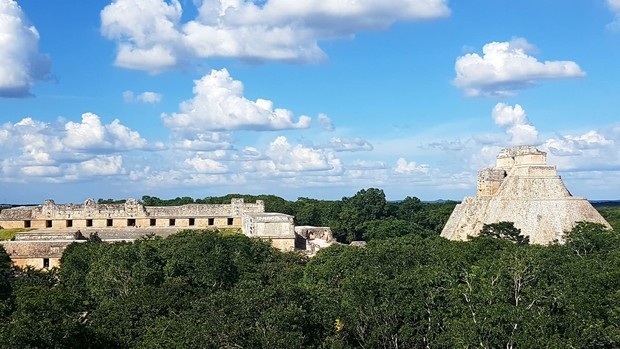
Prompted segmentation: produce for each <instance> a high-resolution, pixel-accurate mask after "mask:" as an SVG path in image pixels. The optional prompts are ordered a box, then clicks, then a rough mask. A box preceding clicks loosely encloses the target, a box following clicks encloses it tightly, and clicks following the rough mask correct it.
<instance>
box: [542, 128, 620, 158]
mask: <svg viewBox="0 0 620 349" xmlns="http://www.w3.org/2000/svg"><path fill="white" fill-rule="evenodd" d="M614 144H615V142H614V141H613V140H610V139H607V138H605V136H603V135H601V134H600V133H598V132H597V131H594V130H591V131H588V132H586V133H584V134H582V135H578V136H572V135H565V136H562V137H560V138H549V139H547V140H546V141H545V143H544V145H543V146H544V147H545V148H546V149H548V150H549V151H551V152H552V153H553V154H555V155H559V156H565V155H581V154H583V152H584V151H585V150H588V149H600V148H608V147H612V146H613V145H614Z"/></svg>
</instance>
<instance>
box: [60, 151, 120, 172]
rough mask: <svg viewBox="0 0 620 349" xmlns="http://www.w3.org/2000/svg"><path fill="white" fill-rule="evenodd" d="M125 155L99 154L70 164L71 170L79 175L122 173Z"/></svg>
mask: <svg viewBox="0 0 620 349" xmlns="http://www.w3.org/2000/svg"><path fill="white" fill-rule="evenodd" d="M122 169H123V157H122V156H120V155H97V156H95V157H94V158H92V159H89V160H86V161H83V162H81V163H79V164H77V165H72V166H70V170H69V172H75V173H76V174H77V175H79V176H86V177H89V176H111V175H115V174H120V173H122Z"/></svg>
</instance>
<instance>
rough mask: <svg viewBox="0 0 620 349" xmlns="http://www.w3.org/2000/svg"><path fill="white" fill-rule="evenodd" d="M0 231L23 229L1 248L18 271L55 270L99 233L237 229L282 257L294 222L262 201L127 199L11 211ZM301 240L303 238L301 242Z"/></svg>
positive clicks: (1, 218)
mask: <svg viewBox="0 0 620 349" xmlns="http://www.w3.org/2000/svg"><path fill="white" fill-rule="evenodd" d="M0 228H5V229H8V228H26V229H34V230H32V231H28V232H24V233H18V234H17V236H16V239H15V240H14V241H3V242H0V243H1V244H2V245H3V246H4V247H5V249H6V250H7V252H8V253H9V255H10V256H11V259H12V260H13V262H14V263H15V264H16V265H19V266H26V265H30V266H33V267H36V268H48V267H54V266H57V265H58V263H59V260H60V257H61V256H62V252H63V251H64V249H65V248H66V246H68V245H69V244H70V243H72V242H81V241H84V240H85V238H84V236H89V235H90V234H92V233H95V232H96V233H97V234H98V235H99V237H100V238H101V239H102V240H104V241H120V240H122V241H131V240H134V239H137V238H139V237H141V236H144V235H147V234H156V235H160V236H167V235H170V234H174V233H175V232H177V231H179V230H184V229H236V230H239V231H241V232H242V233H243V234H245V235H247V236H249V237H254V238H259V239H262V240H268V241H270V242H271V243H272V245H273V246H274V247H275V248H278V249H280V250H284V251H290V250H293V249H295V244H296V241H297V240H299V239H300V237H299V236H297V235H296V234H295V226H294V221H293V216H290V215H286V214H282V213H272V212H265V205H264V203H263V201H261V200H257V201H256V203H254V204H252V203H245V202H244V200H243V199H232V200H231V203H230V204H221V205H207V204H189V205H182V206H162V207H153V206H143V205H141V204H140V203H138V202H137V201H136V200H133V199H129V200H127V202H125V203H124V204H97V203H95V201H94V200H92V199H88V200H86V202H84V204H82V205H77V204H63V205H58V204H56V203H54V201H52V200H46V201H45V202H44V203H43V205H39V206H31V207H15V208H11V209H4V210H2V212H0ZM302 239H303V238H302ZM304 250H305V249H304Z"/></svg>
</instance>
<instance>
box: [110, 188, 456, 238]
mask: <svg viewBox="0 0 620 349" xmlns="http://www.w3.org/2000/svg"><path fill="white" fill-rule="evenodd" d="M232 198H243V199H244V200H245V202H255V201H256V200H263V201H264V203H265V210H266V211H267V212H279V213H285V214H289V215H293V216H295V224H296V225H313V226H327V227H331V229H332V232H333V234H334V237H335V238H336V239H337V240H338V241H340V242H351V241H355V240H366V241H370V240H373V239H385V238H389V237H397V236H403V235H406V234H409V233H412V232H416V233H417V234H421V235H424V236H429V235H437V234H439V233H441V229H442V228H443V226H444V225H445V223H446V222H447V220H448V218H449V217H450V214H451V213H452V210H453V209H454V206H455V205H456V202H454V201H446V202H436V203H425V202H422V201H420V199H418V198H417V197H410V196H408V197H406V198H405V199H404V200H402V201H398V202H390V201H387V200H386V197H385V193H384V192H383V190H381V189H377V188H368V189H362V190H360V191H358V192H357V193H356V194H355V195H354V196H352V197H343V198H342V200H316V199H310V198H305V197H300V198H298V199H297V200H296V201H289V200H285V199H283V198H281V197H278V196H275V195H244V194H228V195H226V196H219V197H206V198H204V199H193V198H191V197H177V198H175V199H160V198H158V197H153V196H143V197H142V199H141V200H140V202H141V203H142V204H143V205H145V206H176V205H186V204H194V203H195V204H229V203H230V200H231V199H232ZM100 200H101V199H100ZM103 201H104V203H110V202H108V201H113V200H112V199H109V200H103Z"/></svg>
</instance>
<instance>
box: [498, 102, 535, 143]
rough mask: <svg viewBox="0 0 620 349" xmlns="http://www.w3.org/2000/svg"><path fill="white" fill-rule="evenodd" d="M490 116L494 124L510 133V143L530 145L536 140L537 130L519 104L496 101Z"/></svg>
mask: <svg viewBox="0 0 620 349" xmlns="http://www.w3.org/2000/svg"><path fill="white" fill-rule="evenodd" d="M492 116H493V120H494V121H495V124H496V125H497V126H499V127H502V128H504V129H505V130H506V133H508V134H509V135H510V144H511V145H532V144H536V143H537V142H538V131H537V130H536V128H535V127H534V126H533V125H532V124H531V123H530V122H529V120H528V118H527V115H526V113H525V110H524V109H523V108H522V107H521V106H520V105H519V104H515V106H514V107H512V106H510V105H507V104H504V103H497V104H496V105H495V107H494V108H493V112H492Z"/></svg>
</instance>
